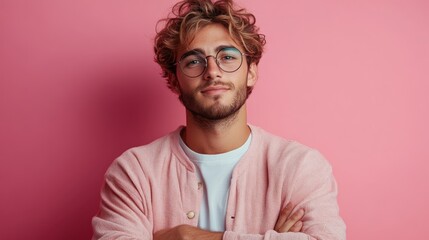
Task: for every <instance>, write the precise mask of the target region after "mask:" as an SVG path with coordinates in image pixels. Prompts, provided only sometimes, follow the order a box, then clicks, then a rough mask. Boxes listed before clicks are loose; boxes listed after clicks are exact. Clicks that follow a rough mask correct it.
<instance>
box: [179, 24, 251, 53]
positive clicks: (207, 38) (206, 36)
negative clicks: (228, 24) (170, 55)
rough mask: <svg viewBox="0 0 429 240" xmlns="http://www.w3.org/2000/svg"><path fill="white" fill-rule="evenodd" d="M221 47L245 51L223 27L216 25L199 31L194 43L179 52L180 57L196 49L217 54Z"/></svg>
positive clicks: (193, 40) (210, 25)
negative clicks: (231, 47) (232, 47)
mask: <svg viewBox="0 0 429 240" xmlns="http://www.w3.org/2000/svg"><path fill="white" fill-rule="evenodd" d="M219 46H234V47H236V48H237V49H239V50H240V51H242V50H243V49H242V48H241V47H240V44H238V43H237V41H235V40H234V39H233V38H232V37H231V35H230V34H229V32H228V30H227V29H226V28H225V27H224V26H223V25H221V24H216V23H214V24H209V25H207V26H204V27H202V28H201V29H199V30H198V31H197V32H196V33H195V36H194V37H193V39H192V41H191V42H190V43H189V44H188V45H187V46H183V47H182V48H181V50H179V52H178V56H181V55H182V54H183V53H185V52H188V51H191V50H194V49H199V50H201V51H203V52H204V53H205V54H215V53H216V49H217V48H218V47H219Z"/></svg>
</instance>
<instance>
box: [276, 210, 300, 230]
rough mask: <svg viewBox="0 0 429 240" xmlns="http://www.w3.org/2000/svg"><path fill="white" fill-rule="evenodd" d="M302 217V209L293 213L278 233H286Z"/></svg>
mask: <svg viewBox="0 0 429 240" xmlns="http://www.w3.org/2000/svg"><path fill="white" fill-rule="evenodd" d="M302 217H304V209H299V210H298V211H296V212H295V213H293V214H292V215H291V216H290V217H288V219H287V220H286V222H285V223H284V224H283V226H281V227H280V229H279V231H278V232H288V231H289V230H290V228H291V227H292V226H293V225H295V223H297V222H298V221H300V220H301V219H302Z"/></svg>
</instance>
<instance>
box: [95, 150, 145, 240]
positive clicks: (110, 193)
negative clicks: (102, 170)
mask: <svg viewBox="0 0 429 240" xmlns="http://www.w3.org/2000/svg"><path fill="white" fill-rule="evenodd" d="M129 160H130V159H127V160H125V159H120V158H118V159H116V160H115V161H114V162H113V163H112V165H111V166H110V167H109V169H108V170H107V172H106V175H105V182H104V184H103V188H102V190H101V203H100V210H99V212H98V214H97V215H96V216H95V217H93V219H92V226H93V237H92V239H93V240H98V239H99V240H106V239H152V224H151V222H150V221H149V220H148V217H147V211H146V209H147V206H146V203H145V200H144V199H142V197H141V196H142V195H143V194H141V191H142V190H141V189H142V186H141V184H144V181H141V179H140V178H139V176H138V175H137V174H135V172H136V168H137V169H138V165H137V164H135V165H136V166H133V165H132V164H130V161H129ZM133 168H134V169H133ZM142 182H143V183H142Z"/></svg>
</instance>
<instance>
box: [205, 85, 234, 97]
mask: <svg viewBox="0 0 429 240" xmlns="http://www.w3.org/2000/svg"><path fill="white" fill-rule="evenodd" d="M229 89H230V88H229V87H227V86H210V87H206V88H203V90H201V93H203V94H210V95H216V94H220V93H223V92H226V91H228V90H229Z"/></svg>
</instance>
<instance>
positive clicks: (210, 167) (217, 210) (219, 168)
mask: <svg viewBox="0 0 429 240" xmlns="http://www.w3.org/2000/svg"><path fill="white" fill-rule="evenodd" d="M251 140H252V134H250V135H249V138H248V139H247V141H246V142H245V143H244V144H243V145H242V146H241V147H239V148H237V149H234V150H232V151H229V152H226V153H221V154H200V153H197V152H194V151H192V150H191V149H190V148H189V147H188V146H186V144H185V142H183V140H182V138H180V140H179V142H180V146H181V147H182V149H183V151H184V152H185V153H186V155H187V156H188V157H189V159H190V160H192V162H193V163H194V164H195V166H196V167H197V170H198V171H197V172H198V177H199V179H200V181H202V182H203V184H204V185H203V186H204V193H203V201H202V203H201V209H200V215H199V218H198V227H200V228H201V229H204V230H209V231H216V232H223V231H225V215H226V207H227V204H228V202H227V201H228V195H229V186H230V183H231V175H232V171H233V170H234V167H235V165H236V164H237V163H238V161H239V160H240V158H241V157H242V156H243V155H244V153H245V152H246V151H247V150H248V149H249V146H250V142H251Z"/></svg>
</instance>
